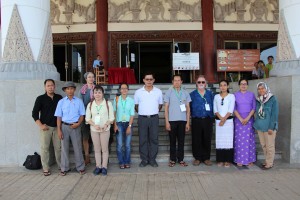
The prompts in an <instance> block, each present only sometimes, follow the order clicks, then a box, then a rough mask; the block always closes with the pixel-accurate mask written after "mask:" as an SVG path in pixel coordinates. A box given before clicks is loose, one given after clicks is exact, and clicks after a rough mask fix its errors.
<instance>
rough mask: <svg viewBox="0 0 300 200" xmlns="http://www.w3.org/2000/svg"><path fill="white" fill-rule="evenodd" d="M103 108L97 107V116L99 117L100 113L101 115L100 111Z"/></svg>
mask: <svg viewBox="0 0 300 200" xmlns="http://www.w3.org/2000/svg"><path fill="white" fill-rule="evenodd" d="M101 108H102V105H100V106H96V109H97V114H98V115H99V113H100V110H101Z"/></svg>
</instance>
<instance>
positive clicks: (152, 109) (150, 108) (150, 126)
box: [134, 73, 163, 167]
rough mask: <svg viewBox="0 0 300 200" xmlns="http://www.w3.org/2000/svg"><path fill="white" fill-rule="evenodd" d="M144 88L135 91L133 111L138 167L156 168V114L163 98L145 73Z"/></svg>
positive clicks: (149, 74) (149, 75)
mask: <svg viewBox="0 0 300 200" xmlns="http://www.w3.org/2000/svg"><path fill="white" fill-rule="evenodd" d="M143 81H144V83H145V85H144V87H142V88H140V89H138V90H137V91H135V94H134V102H135V110H136V112H137V113H138V114H139V116H138V126H139V148H140V157H141V160H142V161H141V163H140V165H139V166H140V167H145V166H147V165H148V164H150V165H151V166H152V167H158V164H157V162H156V156H157V152H158V125H159V116H158V113H159V111H160V110H161V108H162V104H163V97H162V92H161V90H160V89H158V88H156V87H154V86H153V83H154V81H155V79H154V75H153V74H152V73H146V74H145V75H144V79H143Z"/></svg>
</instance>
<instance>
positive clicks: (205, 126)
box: [192, 117, 213, 161]
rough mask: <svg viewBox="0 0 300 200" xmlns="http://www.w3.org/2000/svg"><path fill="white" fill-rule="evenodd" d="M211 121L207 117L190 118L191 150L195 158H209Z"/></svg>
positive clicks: (202, 159)
mask: <svg viewBox="0 0 300 200" xmlns="http://www.w3.org/2000/svg"><path fill="white" fill-rule="evenodd" d="M212 130H213V121H212V119H211V118H210V117H207V118H192V151H193V156H194V158H195V159H196V160H200V161H205V160H209V159H210V152H211V136H212Z"/></svg>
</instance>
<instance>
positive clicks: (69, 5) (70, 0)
mask: <svg viewBox="0 0 300 200" xmlns="http://www.w3.org/2000/svg"><path fill="white" fill-rule="evenodd" d="M74 4H75V0H67V1H66V10H65V11H64V12H63V14H64V15H65V17H66V22H65V24H67V25H71V24H73V17H72V15H73V12H74Z"/></svg>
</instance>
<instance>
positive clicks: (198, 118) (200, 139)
mask: <svg viewBox="0 0 300 200" xmlns="http://www.w3.org/2000/svg"><path fill="white" fill-rule="evenodd" d="M196 86H197V88H196V90H194V91H193V92H191V94H190V95H191V99H192V102H191V104H190V107H191V116H192V152H193V156H194V158H195V160H194V161H193V165H194V166H198V165H200V163H201V162H204V164H205V165H207V166H211V165H212V163H211V161H210V152H211V136H212V131H213V120H212V118H213V116H214V114H213V100H214V96H213V93H212V92H211V91H210V90H207V89H206V80H205V77H204V76H201V75H200V76H198V77H197V79H196Z"/></svg>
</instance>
